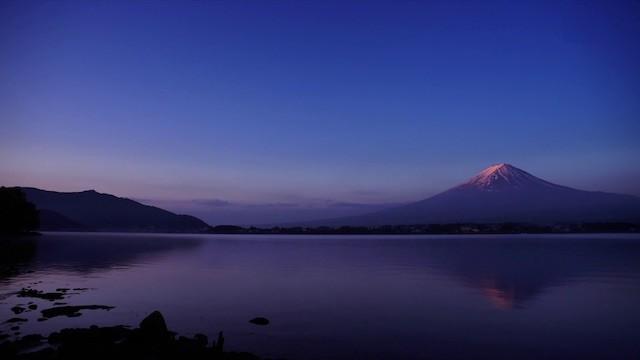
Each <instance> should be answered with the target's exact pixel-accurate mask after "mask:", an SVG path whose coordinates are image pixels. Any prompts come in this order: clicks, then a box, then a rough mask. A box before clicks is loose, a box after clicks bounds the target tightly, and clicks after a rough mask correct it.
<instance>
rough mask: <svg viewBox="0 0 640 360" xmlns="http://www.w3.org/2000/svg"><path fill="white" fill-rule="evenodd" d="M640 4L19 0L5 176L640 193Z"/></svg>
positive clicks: (206, 184) (324, 191)
mask: <svg viewBox="0 0 640 360" xmlns="http://www.w3.org/2000/svg"><path fill="white" fill-rule="evenodd" d="M639 64H640V2H638V1H558V0H554V1H458V2H456V1H442V2H438V1H425V2H400V1H389V2H369V1H366V2H364V1H358V2H347V1H337V2H329V1H317V2H306V1H228V2H213V1H202V2H188V1H175V2H160V1H148V2H143V1H125V2H117V1H77V2H61V1H50V2H49V1H48V2H39V1H2V2H1V3H0V121H1V125H2V126H1V129H0V130H1V131H0V164H1V166H0V180H1V183H2V184H3V185H32V186H38V187H42V188H46V189H52V190H69V191H73V190H82V189H87V188H95V189H97V190H99V191H103V192H110V193H114V194H117V195H121V196H129V197H136V198H143V199H154V200H189V199H222V200H225V201H230V202H242V203H251V204H262V203H287V204H289V203H316V202H356V203H386V202H403V201H409V200H415V199H420V198H423V197H425V196H429V195H431V194H434V193H436V192H438V191H440V190H443V189H445V188H448V187H450V186H451V185H454V184H456V183H459V182H461V181H463V180H465V179H466V178H467V177H469V176H471V175H473V174H474V173H475V172H477V171H479V170H481V169H482V168H484V167H486V166H488V165H490V164H492V163H496V162H509V163H512V164H514V165H516V166H518V167H521V168H523V169H525V170H527V171H530V172H532V173H534V174H535V175H538V176H541V177H543V178H545V179H547V180H550V181H554V182H559V183H562V184H564V185H569V186H574V187H579V188H584V189H597V190H606V191H615V192H626V193H632V194H638V195H640V185H638V184H640V165H639V164H640V161H639V160H638V159H639V158H640V141H639V140H638V139H639V138H640V65H639Z"/></svg>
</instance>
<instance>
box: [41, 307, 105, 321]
mask: <svg viewBox="0 0 640 360" xmlns="http://www.w3.org/2000/svg"><path fill="white" fill-rule="evenodd" d="M111 309H113V306H106V305H75V306H58V307H52V308H49V309H44V310H42V311H40V312H41V313H42V316H43V317H44V318H47V319H49V318H52V317H56V316H67V317H77V316H80V315H82V314H81V313H80V311H81V310H111Z"/></svg>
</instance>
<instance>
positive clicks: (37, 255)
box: [0, 233, 202, 282]
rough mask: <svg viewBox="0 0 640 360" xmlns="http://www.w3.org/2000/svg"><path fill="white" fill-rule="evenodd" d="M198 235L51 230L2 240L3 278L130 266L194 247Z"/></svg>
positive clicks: (0, 272) (0, 266) (0, 264)
mask: <svg viewBox="0 0 640 360" xmlns="http://www.w3.org/2000/svg"><path fill="white" fill-rule="evenodd" d="M201 244H202V239H201V238H198V237H197V236H182V237H179V238H175V237H171V236H166V235H158V234H141V235H135V236H132V235H131V234H99V233H96V234H83V233H48V234H45V235H42V236H30V237H19V238H16V237H13V238H6V239H3V240H2V251H1V252H0V254H1V255H0V281H4V282H7V281H9V280H10V279H11V278H13V277H15V276H18V275H21V274H24V273H26V272H35V271H39V270H43V269H46V270H52V269H60V270H66V271H73V272H78V273H90V272H95V271H104V270H109V269H113V268H120V267H128V266H131V265H134V264H136V263H138V262H143V261H145V259H152V258H153V257H154V256H158V255H161V254H163V253H172V252H176V251H186V250H193V249H196V248H197V247H199V246H200V245H201Z"/></svg>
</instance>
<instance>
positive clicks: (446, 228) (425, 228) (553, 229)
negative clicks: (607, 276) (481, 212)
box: [209, 223, 640, 235]
mask: <svg viewBox="0 0 640 360" xmlns="http://www.w3.org/2000/svg"><path fill="white" fill-rule="evenodd" d="M209 233H212V234H308V235H348V234H354V235H368V234H372V235H375V234H380V235H402V234H414V235H415V234H425V235H430V234H432V235H447V234H461V235H472V234H570V233H578V234H589V233H594V234H595V233H640V224H633V223H576V224H554V225H536V224H519V223H499V224H416V225H384V226H340V227H330V226H318V227H302V226H293V227H280V226H275V227H254V226H250V227H242V226H235V225H219V226H214V227H212V228H211V229H210V230H209Z"/></svg>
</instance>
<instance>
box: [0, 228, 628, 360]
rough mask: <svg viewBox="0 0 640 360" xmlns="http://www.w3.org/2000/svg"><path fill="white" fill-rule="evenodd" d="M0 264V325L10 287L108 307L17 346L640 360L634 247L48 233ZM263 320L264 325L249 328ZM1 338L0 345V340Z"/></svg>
mask: <svg viewBox="0 0 640 360" xmlns="http://www.w3.org/2000/svg"><path fill="white" fill-rule="evenodd" d="M12 251H14V253H12V254H3V255H2V256H1V259H2V260H1V267H0V315H1V316H3V317H4V318H2V319H0V320H1V321H2V322H3V321H4V320H6V319H8V318H10V317H13V316H14V315H13V313H12V312H11V311H10V308H11V307H12V306H14V305H16V304H26V303H27V302H28V301H31V299H25V298H18V297H16V296H15V294H14V292H15V291H17V290H19V289H20V288H22V287H27V286H31V287H33V288H36V289H41V290H48V291H53V290H55V289H56V288H89V290H86V291H76V292H75V294H72V295H70V296H69V298H68V299H67V300H65V301H67V302H68V303H69V304H73V305H88V304H104V305H112V306H115V309H113V310H111V311H109V312H107V311H103V310H94V311H85V312H84V313H83V314H84V315H83V316H81V317H76V318H65V317H60V318H52V319H50V320H47V321H44V322H38V321H36V320H37V318H39V317H40V316H39V315H40V314H39V310H41V309H43V308H47V307H51V306H52V303H51V302H48V301H45V300H37V299H36V300H33V301H34V302H35V303H36V304H38V305H39V309H38V310H37V311H32V312H28V313H23V314H21V315H20V316H21V317H24V318H27V319H28V320H29V321H28V322H27V323H25V324H24V325H23V326H22V329H21V332H22V334H29V333H33V332H38V333H48V332H51V331H54V330H56V329H59V328H64V327H70V326H88V325H91V324H97V325H115V324H131V325H136V324H137V323H138V322H139V321H140V320H141V319H142V318H143V317H144V316H145V315H147V314H148V313H149V312H150V311H152V310H155V309H157V310H160V311H162V313H163V314H164V315H165V317H166V319H167V322H168V324H169V327H170V328H171V329H173V330H175V331H177V332H179V333H181V334H185V335H191V334H194V333H198V332H201V333H205V334H207V335H209V336H210V337H213V336H215V334H217V332H218V331H220V330H224V332H225V335H226V338H227V339H226V340H227V341H226V346H227V348H228V349H230V350H245V351H250V352H254V353H256V354H258V355H261V356H265V357H283V358H288V359H364V358H367V359H473V358H491V359H541V358H546V359H568V358H569V359H570V358H581V359H640V309H639V306H640V237H638V236H635V235H563V236H555V235H554V236H551V235H547V236H537V235H517V236H466V237H465V236H415V237H414V236H291V235H287V236H251V235H147V234H145V235H138V234H136V235H131V234H86V233H73V234H71V233H48V234H44V235H43V236H40V237H38V238H37V239H31V240H30V241H29V244H27V245H25V246H22V247H20V248H19V249H15V250H12ZM255 316H264V317H267V318H269V319H270V320H271V324H270V325H268V326H265V327H259V326H255V325H252V324H250V323H248V320H249V319H251V318H253V317H255ZM8 327H9V325H8V324H1V325H0V331H4V332H7V331H8Z"/></svg>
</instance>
